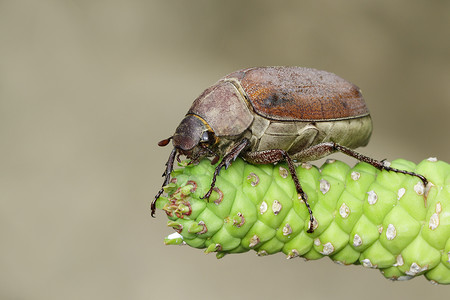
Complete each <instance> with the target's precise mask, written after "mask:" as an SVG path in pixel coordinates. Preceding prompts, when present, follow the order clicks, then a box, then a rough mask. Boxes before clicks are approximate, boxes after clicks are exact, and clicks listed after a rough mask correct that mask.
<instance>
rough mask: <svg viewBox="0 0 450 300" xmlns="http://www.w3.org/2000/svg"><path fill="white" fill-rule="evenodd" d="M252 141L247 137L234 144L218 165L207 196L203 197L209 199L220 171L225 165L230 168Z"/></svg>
mask: <svg viewBox="0 0 450 300" xmlns="http://www.w3.org/2000/svg"><path fill="white" fill-rule="evenodd" d="M249 143H250V141H249V140H248V139H246V138H244V139H242V141H240V142H239V143H238V144H237V145H236V146H234V147H233V148H232V149H231V151H230V152H228V153H227V154H226V155H225V156H224V157H223V159H222V161H221V162H220V163H219V164H218V165H217V167H216V169H215V170H214V175H213V178H212V182H211V187H210V188H209V190H208V192H207V193H206V194H205V196H203V197H201V199H208V198H209V196H211V193H212V191H213V189H214V186H215V185H216V178H217V176H218V175H219V173H220V170H221V169H222V168H223V167H225V169H228V167H229V166H230V165H231V163H232V162H233V161H235V160H236V158H237V157H238V156H239V154H240V153H241V152H242V150H244V149H245V147H247V146H248V144H249Z"/></svg>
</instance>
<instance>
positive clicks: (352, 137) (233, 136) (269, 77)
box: [151, 67, 427, 232]
mask: <svg viewBox="0 0 450 300" xmlns="http://www.w3.org/2000/svg"><path fill="white" fill-rule="evenodd" d="M371 133H372V121H371V118H370V115H369V110H368V109H367V106H366V104H365V103H364V100H363V97H362V95H361V91H360V90H359V88H358V87H357V86H355V85H354V84H352V83H350V82H348V81H346V80H344V79H342V78H340V77H338V76H337V75H335V74H332V73H329V72H325V71H319V70H315V69H309V68H300V67H261V68H250V69H244V70H240V71H236V72H234V73H231V74H229V75H227V76H225V77H223V78H222V79H220V80H219V81H218V82H217V83H216V84H214V85H213V86H211V87H209V88H208V89H206V90H205V91H204V92H203V93H202V94H201V95H200V96H199V97H198V98H197V99H196V100H195V101H194V103H193V104H192V106H191V108H190V110H189V111H188V113H187V114H186V116H185V118H184V119H183V120H182V121H181V123H180V125H179V126H178V128H177V129H176V131H175V134H174V135H173V136H172V137H169V138H168V139H165V140H162V141H161V142H159V145H160V146H165V145H167V144H168V143H169V141H170V140H171V139H172V142H173V145H174V149H173V150H172V152H171V154H170V156H169V160H168V161H167V163H166V170H165V172H164V174H163V176H165V180H164V184H163V186H165V185H167V184H168V183H169V180H170V173H171V171H172V169H173V163H174V160H175V157H176V155H177V154H178V155H180V154H182V155H185V156H187V157H188V158H191V159H192V160H193V161H196V160H198V159H200V158H202V157H205V156H208V157H211V156H213V157H214V159H213V160H212V162H211V163H212V164H215V163H216V162H217V161H218V160H219V158H220V157H222V161H221V162H220V163H219V164H218V165H217V167H216V169H215V172H214V176H213V178H212V183H211V188H210V189H209V191H208V192H207V193H206V194H205V196H204V198H209V196H210V195H211V192H212V190H213V188H214V185H215V181H216V177H217V176H218V175H219V172H220V170H221V169H222V168H223V167H225V168H228V167H229V166H230V164H231V163H232V162H233V161H234V160H235V159H236V158H237V157H238V156H241V157H242V158H243V159H244V160H246V161H247V162H250V163H253V164H269V163H276V162H279V161H281V160H285V161H286V162H287V164H288V166H289V171H290V173H291V175H292V179H293V181H294V184H295V187H296V190H297V192H298V195H299V199H301V200H303V201H304V202H305V204H306V207H307V208H308V211H309V214H310V224H309V230H308V232H313V229H314V228H313V227H314V225H313V224H314V218H313V213H312V211H311V208H310V206H309V203H308V200H307V196H306V194H305V193H304V192H303V190H302V187H301V185H300V182H299V180H298V177H297V174H296V172H295V166H294V162H293V161H297V162H306V161H312V160H317V159H320V158H322V157H324V156H327V155H329V154H331V153H333V152H335V151H340V152H343V153H345V154H347V155H350V156H352V157H355V158H356V159H358V160H361V161H364V162H367V163H369V164H371V165H373V166H374V167H376V168H378V169H380V170H388V171H394V172H399V173H403V174H409V175H413V176H417V177H419V178H420V179H421V180H422V181H423V183H424V185H425V186H426V185H427V180H426V179H425V177H423V176H422V175H419V174H415V173H412V172H408V171H403V170H397V169H394V168H391V167H389V166H388V165H386V164H384V162H383V161H377V160H374V159H372V158H369V157H367V156H364V155H361V154H359V153H357V152H355V151H353V150H351V149H354V148H357V147H361V146H365V145H367V143H368V141H369V138H370V135H371ZM162 193H163V189H161V190H160V191H159V192H158V193H157V195H156V197H155V199H154V200H153V202H152V205H151V209H152V216H154V213H155V203H156V201H157V199H158V198H159V196H160V195H161V194H162Z"/></svg>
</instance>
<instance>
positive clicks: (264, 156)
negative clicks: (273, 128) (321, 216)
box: [244, 149, 315, 233]
mask: <svg viewBox="0 0 450 300" xmlns="http://www.w3.org/2000/svg"><path fill="white" fill-rule="evenodd" d="M244 158H245V160H247V161H249V162H250V163H254V164H271V163H276V162H279V161H281V160H283V159H284V160H285V161H286V162H287V164H288V167H289V172H290V173H291V176H292V180H293V181H294V184H295V189H296V190H297V194H298V195H300V197H301V199H302V200H303V201H304V202H305V205H306V208H307V209H308V212H309V228H308V231H307V232H308V233H312V232H314V223H315V222H314V216H313V212H312V210H311V207H310V206H309V203H308V196H307V195H306V194H305V192H304V191H303V189H302V186H301V185H300V181H299V180H298V177H297V172H296V171H295V165H294V162H293V161H292V159H291V157H290V156H289V154H288V153H287V152H286V151H284V150H281V149H272V150H264V151H258V152H248V153H246V154H245V155H244Z"/></svg>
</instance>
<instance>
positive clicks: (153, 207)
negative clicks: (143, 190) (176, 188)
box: [150, 138, 177, 217]
mask: <svg viewBox="0 0 450 300" xmlns="http://www.w3.org/2000/svg"><path fill="white" fill-rule="evenodd" d="M169 139H170V138H169ZM169 139H167V141H169ZM176 154H177V149H176V148H173V150H172V152H171V153H170V156H169V159H168V160H167V162H166V170H165V171H164V174H163V176H165V177H166V178H165V179H164V182H163V185H162V187H161V189H160V190H159V192H158V193H157V194H156V196H155V199H154V200H153V201H152V204H151V206H150V208H151V210H152V217H155V210H156V201H157V200H158V199H159V196H161V194H162V193H163V192H164V187H165V186H166V185H168V184H169V181H170V173H172V170H173V162H174V160H175V155H176Z"/></svg>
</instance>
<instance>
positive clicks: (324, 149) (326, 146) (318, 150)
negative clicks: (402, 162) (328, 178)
mask: <svg viewBox="0 0 450 300" xmlns="http://www.w3.org/2000/svg"><path fill="white" fill-rule="evenodd" d="M336 151H339V152H342V153H344V154H346V155H348V156H351V157H353V158H356V159H357V160H359V161H362V162H366V163H368V164H370V165H372V166H374V167H375V168H377V169H378V170H380V171H381V170H386V171H391V172H395V173H401V174H406V175H411V176H415V177H417V178H419V179H420V180H422V182H423V185H424V186H425V187H426V186H427V185H428V180H427V179H426V178H425V176H423V175H420V174H417V173H414V172H409V171H405V170H399V169H395V168H391V167H390V166H389V165H388V164H387V163H386V162H385V161H384V160H382V161H379V160H376V159H373V158H371V157H368V156H365V155H363V154H361V153H358V152H356V151H355V150H352V149H350V148H347V147H345V146H342V145H339V144H336V143H334V142H326V143H322V144H318V145H314V146H312V147H309V148H307V149H305V150H303V151H301V152H299V153H297V154H296V155H295V158H298V159H299V160H300V161H311V160H316V159H319V158H322V157H325V156H327V155H329V154H331V153H333V152H336Z"/></svg>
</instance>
